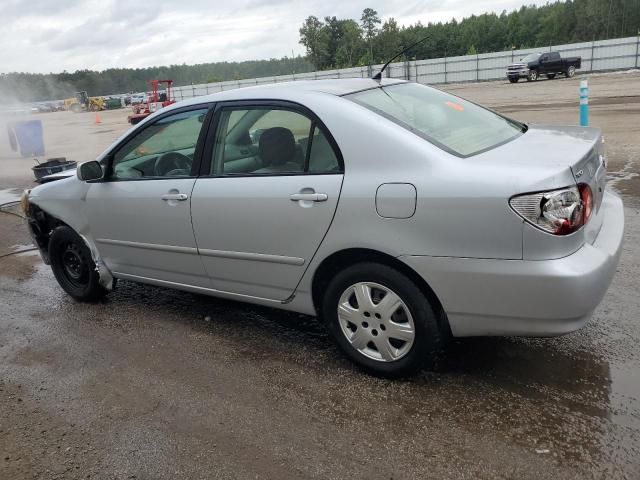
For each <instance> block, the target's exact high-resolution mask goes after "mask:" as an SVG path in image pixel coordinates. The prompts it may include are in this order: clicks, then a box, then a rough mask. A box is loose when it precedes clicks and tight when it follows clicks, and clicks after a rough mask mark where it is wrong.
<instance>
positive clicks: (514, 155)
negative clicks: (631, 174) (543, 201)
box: [476, 125, 607, 243]
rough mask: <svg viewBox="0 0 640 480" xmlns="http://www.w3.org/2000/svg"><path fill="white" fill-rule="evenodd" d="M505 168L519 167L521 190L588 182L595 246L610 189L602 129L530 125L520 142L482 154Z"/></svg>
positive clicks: (588, 233) (589, 229)
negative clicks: (603, 207)
mask: <svg viewBox="0 0 640 480" xmlns="http://www.w3.org/2000/svg"><path fill="white" fill-rule="evenodd" d="M480 157H486V158H487V160H489V159H490V161H492V162H494V163H496V162H497V163H499V164H504V167H505V169H508V168H510V167H511V168H513V167H516V168H517V166H519V165H522V166H523V167H524V166H526V167H527V168H526V169H520V168H517V170H518V171H519V172H521V178H519V179H518V181H517V188H518V189H519V190H520V191H516V192H514V194H519V193H526V192H535V191H544V190H551V189H556V188H562V187H566V186H570V185H573V184H574V183H576V184H577V183H586V184H588V185H589V187H591V191H592V192H593V213H592V216H591V219H590V220H589V222H588V223H587V225H586V226H585V229H584V231H585V240H586V241H587V242H589V243H593V241H594V240H595V237H596V236H597V235H598V232H599V231H600V227H601V225H602V218H601V216H600V206H601V204H602V198H603V196H604V190H605V186H606V174H607V172H606V159H605V154H604V144H603V142H602V132H601V130H600V129H598V128H591V127H577V126H576V127H573V126H557V125H530V126H529V128H528V130H527V131H526V132H525V133H524V134H523V135H522V136H520V137H518V138H517V139H515V140H513V141H511V142H508V143H506V144H504V145H502V146H500V147H497V148H495V149H492V150H489V151H487V152H484V153H482V154H480V155H478V156H477V157H476V158H478V159H480Z"/></svg>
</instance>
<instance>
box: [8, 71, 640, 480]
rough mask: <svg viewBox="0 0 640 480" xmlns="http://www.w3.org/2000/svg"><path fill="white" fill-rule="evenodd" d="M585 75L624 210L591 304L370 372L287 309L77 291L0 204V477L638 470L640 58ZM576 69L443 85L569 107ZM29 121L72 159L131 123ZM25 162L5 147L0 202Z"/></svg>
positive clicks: (83, 117)
mask: <svg viewBox="0 0 640 480" xmlns="http://www.w3.org/2000/svg"><path fill="white" fill-rule="evenodd" d="M590 84H591V93H592V102H593V105H594V106H593V107H592V111H591V119H592V124H594V125H596V126H600V127H601V128H603V130H604V132H605V135H606V139H607V145H608V151H609V158H610V177H611V182H610V184H611V185H612V186H613V187H614V188H615V189H617V190H619V191H620V192H622V193H623V195H624V199H625V204H626V208H625V214H626V222H627V227H626V235H625V236H626V243H625V246H624V252H623V255H622V259H621V262H620V266H619V269H618V274H617V275H616V277H615V279H614V282H613V285H612V287H611V289H610V290H609V293H608V294H607V296H606V297H605V300H604V301H603V303H602V304H601V306H600V307H599V308H598V310H597V311H596V313H595V315H594V318H593V320H592V321H591V322H590V323H589V324H588V325H587V326H586V327H585V328H584V329H583V330H581V331H579V332H576V333H574V334H571V335H568V336H565V337H560V338H553V339H517V338H484V339H460V340H457V341H455V342H454V344H453V345H452V346H451V349H450V351H449V353H448V356H447V358H446V360H445V362H444V364H443V365H442V366H441V367H440V368H439V370H438V371H436V372H423V373H422V374H420V375H418V376H417V377H415V378H412V379H410V380H404V381H387V380H381V379H376V378H372V377H369V376H367V375H364V374H362V373H361V372H360V371H358V370H357V369H355V368H353V367H352V366H351V364H350V363H349V362H348V361H346V360H344V359H343V358H342V357H341V356H340V355H339V354H338V352H337V350H336V348H335V347H334V346H333V345H332V343H331V342H330V340H329V338H328V336H327V334H326V332H325V330H324V328H323V327H322V326H321V325H319V324H318V322H317V321H316V320H315V319H313V318H309V317H305V316H300V315H296V314H292V313H287V312H280V311H276V310H269V309H266V308H258V307H254V306H250V305H244V304H240V303H235V302H230V301H223V300H218V299H214V298H209V297H203V296H198V295H193V294H189V293H184V292H178V291H172V290H167V289H161V288H155V287H149V286H144V285H137V284H133V283H129V282H121V283H120V284H119V285H118V289H117V290H116V291H115V292H113V293H112V294H111V295H109V297H108V298H107V299H106V300H104V301H103V302H101V303H97V304H78V303H75V302H74V301H72V300H71V299H70V298H69V297H67V296H66V295H65V294H63V292H62V291H61V289H60V288H59V287H58V286H57V284H56V283H55V280H54V278H53V275H52V273H51V271H50V269H49V268H48V267H46V266H45V265H43V264H42V262H41V260H40V258H39V256H38V255H37V254H36V253H35V252H25V253H21V254H13V255H8V256H5V255H6V254H8V253H12V252H15V251H17V250H22V249H25V248H28V247H29V244H30V240H29V237H28V235H27V234H26V230H25V226H24V225H23V223H22V220H21V219H20V218H18V217H16V216H15V215H9V214H5V213H0V232H1V235H0V479H5V478H6V479H11V480H13V479H31V478H36V479H54V478H60V479H75V478H98V479H127V478H137V479H177V478H181V479H182V478H184V479H205V478H206V479H209V478H242V479H245V478H322V479H332V478H336V479H344V478H375V479H378V478H380V479H391V478H392V479H404V478H407V479H413V478H460V479H462V478H469V479H477V478H509V479H510V478H518V479H541V478H549V479H551V478H553V479H556V478H576V479H578V478H579V479H583V478H598V479H600V478H607V479H629V480H631V479H636V478H640V378H639V374H638V372H640V325H639V324H638V318H640V296H639V295H638V290H639V289H640V175H638V173H640V165H638V159H639V158H640V122H639V121H638V119H639V118H640V103H639V101H638V99H639V98H640V74H638V73H629V74H616V75H598V76H592V77H590ZM577 85H578V80H577V79H573V80H554V81H541V82H538V83H536V84H526V83H521V84H516V85H510V84H507V83H506V82H492V83H483V84H464V85H449V86H447V87H446V89H447V90H450V91H452V92H453V93H456V94H459V95H461V96H465V97H467V98H469V99H472V100H474V101H478V102H480V103H484V104H487V105H490V106H493V107H494V108H496V109H498V110H500V111H502V112H505V113H507V114H508V115H511V116H513V117H515V118H518V119H521V120H525V121H536V122H548V123H575V122H576V119H577V115H578V110H577V96H578V91H577ZM621 99H622V100H621ZM39 118H42V120H43V122H44V125H45V134H46V138H45V140H46V144H47V148H48V154H49V156H58V155H61V154H62V155H64V156H67V157H69V158H72V159H75V160H84V159H88V158H92V157H93V156H95V155H96V154H97V153H99V152H100V151H101V150H102V149H104V148H105V147H106V146H107V145H108V144H109V143H111V142H112V141H113V140H114V139H115V138H116V137H117V136H118V134H119V133H120V132H122V131H124V130H125V129H126V128H127V125H126V120H125V119H126V112H124V111H112V112H103V114H102V116H101V123H100V124H95V123H94V121H95V118H94V116H93V115H92V114H77V115H74V114H71V113H67V112H60V113H53V114H45V115H40V116H39ZM30 166H31V163H30V161H28V160H22V159H16V158H15V157H14V156H12V154H11V153H10V152H8V150H7V146H6V145H0V172H1V173H0V203H4V202H5V201H8V200H11V199H12V198H15V194H16V192H18V191H19V190H14V189H15V188H24V187H28V186H30V185H31V183H30V171H29V167H30ZM5 210H7V209H6V208H5ZM8 210H10V211H13V212H14V213H17V211H16V210H15V209H13V210H11V209H8Z"/></svg>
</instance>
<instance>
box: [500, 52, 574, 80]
mask: <svg viewBox="0 0 640 480" xmlns="http://www.w3.org/2000/svg"><path fill="white" fill-rule="evenodd" d="M581 65H582V57H568V58H562V57H561V56H560V54H559V53H558V52H547V53H530V54H529V55H527V56H526V57H524V58H523V59H522V60H520V62H519V63H513V64H511V65H509V66H508V67H507V78H508V79H509V81H510V82H511V83H516V82H517V81H518V80H520V79H521V78H526V79H527V80H528V81H529V82H535V81H536V80H537V79H538V78H540V75H546V76H547V78H548V79H552V78H554V77H555V76H556V75H560V74H562V75H566V76H567V77H569V78H571V77H573V76H574V75H575V74H576V70H577V69H578V68H580V67H581Z"/></svg>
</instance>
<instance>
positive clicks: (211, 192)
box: [191, 104, 343, 300]
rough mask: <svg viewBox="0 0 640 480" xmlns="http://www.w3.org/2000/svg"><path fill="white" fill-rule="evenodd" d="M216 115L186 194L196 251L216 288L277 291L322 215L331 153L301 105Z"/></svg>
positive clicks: (333, 164) (299, 266) (336, 156)
mask: <svg viewBox="0 0 640 480" xmlns="http://www.w3.org/2000/svg"><path fill="white" fill-rule="evenodd" d="M215 117H216V120H215V124H216V125H217V129H216V131H215V138H214V141H215V148H214V149H213V153H212V155H211V162H210V166H209V171H205V172H204V173H205V175H208V177H207V176H203V177H200V178H199V179H198V180H197V181H196V185H195V188H194V190H193V198H192V202H191V213H192V219H193V227H194V231H195V235H196V241H197V243H198V249H199V252H200V255H201V258H202V261H203V263H204V265H205V268H206V271H207V273H208V274H209V276H210V277H211V283H212V287H213V288H214V289H216V290H219V291H223V292H229V293H235V294H240V295H246V296H252V297H258V298H266V299H272V300H285V299H287V298H288V297H289V296H290V295H291V294H292V293H293V291H294V289H295V287H296V285H297V284H298V282H299V280H300V279H301V278H302V275H303V274H304V272H305V270H306V268H307V267H308V265H309V263H310V261H311V259H312V258H313V256H314V254H315V252H316V251H317V249H318V247H319V246H320V243H321V242H322V240H323V238H324V236H325V234H326V232H327V230H328V229H329V226H330V225H331V221H332V219H333V215H334V212H335V210H336V207H337V204H338V198H339V196H340V189H341V186H342V177H343V173H342V172H343V167H342V160H341V157H340V153H339V151H338V149H337V147H336V145H335V142H333V140H332V139H331V137H330V136H329V135H328V132H327V131H326V129H325V128H324V127H323V126H322V125H321V123H320V122H319V120H318V119H317V118H315V117H314V116H313V115H312V114H311V113H310V112H307V111H305V110H303V109H301V107H293V106H289V107H288V106H286V105H282V104H279V105H277V106H276V105H271V106H270V105H268V104H266V105H265V104H260V105H240V106H238V105H235V106H224V107H220V108H219V110H218V111H217V112H216V116H215ZM203 165H205V161H203Z"/></svg>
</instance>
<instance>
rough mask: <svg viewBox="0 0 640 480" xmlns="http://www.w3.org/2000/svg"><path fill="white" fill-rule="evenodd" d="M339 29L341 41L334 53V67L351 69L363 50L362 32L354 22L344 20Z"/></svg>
mask: <svg viewBox="0 0 640 480" xmlns="http://www.w3.org/2000/svg"><path fill="white" fill-rule="evenodd" d="M341 29H342V35H341V41H340V45H339V47H338V49H337V51H336V66H338V67H351V66H353V65H354V64H355V63H356V59H357V58H359V56H360V55H361V54H362V51H363V50H364V48H363V47H364V41H363V39H362V30H361V29H360V25H358V23H357V22H356V21H355V20H344V21H343V22H342V24H341Z"/></svg>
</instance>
